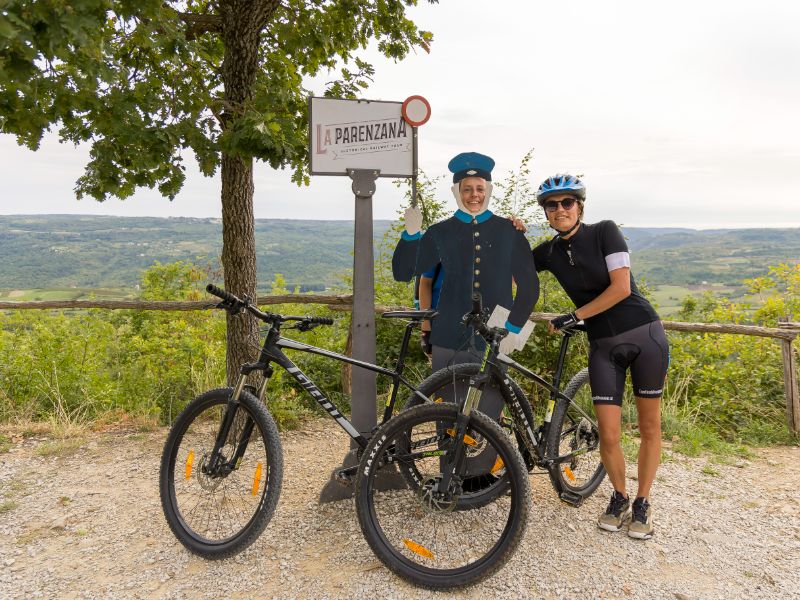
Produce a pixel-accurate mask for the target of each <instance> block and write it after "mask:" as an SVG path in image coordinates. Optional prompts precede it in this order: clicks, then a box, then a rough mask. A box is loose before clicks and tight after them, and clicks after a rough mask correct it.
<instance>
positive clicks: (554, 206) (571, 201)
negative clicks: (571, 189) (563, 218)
mask: <svg viewBox="0 0 800 600" xmlns="http://www.w3.org/2000/svg"><path fill="white" fill-rule="evenodd" d="M575 202H576V200H575V198H564V199H563V200H548V201H547V202H545V203H544V209H545V210H546V211H547V212H555V211H556V210H558V205H559V204H560V205H561V207H562V208H563V209H564V210H569V209H571V208H572V207H573V206H575Z"/></svg>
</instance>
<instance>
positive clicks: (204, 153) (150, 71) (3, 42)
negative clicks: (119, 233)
mask: <svg viewBox="0 0 800 600" xmlns="http://www.w3.org/2000/svg"><path fill="white" fill-rule="evenodd" d="M415 4H416V0H401V1H397V0H378V1H368V0H352V1H349V2H345V3H343V2H338V1H335V0H320V1H315V2H313V3H309V2H306V1H305V0H287V1H285V2H280V3H270V2H265V1H264V0H253V1H252V2H243V3H238V4H235V5H229V4H228V3H217V2H210V1H209V0H188V1H186V2H180V3H178V2H163V1H162V0H138V1H136V2H131V1H130V0H86V1H83V2H65V1H64V0H35V1H33V0H9V1H8V2H5V3H4V5H3V11H2V13H0V129H1V130H2V131H3V132H6V133H12V134H14V135H16V136H17V140H18V141H19V143H20V144H24V145H26V146H27V147H29V148H31V149H33V150H35V149H37V148H38V147H39V144H40V142H41V138H42V135H43V134H44V132H45V131H47V130H49V129H50V128H57V129H58V133H59V136H60V138H61V140H62V141H65V142H66V141H68V142H72V143H75V144H79V143H84V142H88V143H90V144H91V149H90V161H89V163H88V165H87V166H86V170H85V172H84V174H83V176H82V177H81V178H80V179H79V180H78V182H77V185H76V193H77V195H78V197H83V196H89V197H92V198H95V199H97V200H105V199H106V198H108V197H109V196H117V197H120V198H126V197H129V196H130V195H131V194H133V192H134V191H135V189H136V188H138V187H149V188H157V189H158V190H159V192H160V193H161V194H162V195H164V196H166V197H169V198H174V197H175V195H176V194H177V193H178V191H179V190H180V189H181V187H182V185H183V182H184V179H185V166H184V164H183V160H184V151H186V150H191V152H192V153H193V154H194V157H195V158H196V160H197V163H198V164H199V166H200V170H201V171H202V172H203V173H204V174H205V175H208V176H210V175H213V174H214V173H215V171H216V169H217V167H218V166H219V164H220V156H221V153H222V152H226V153H229V154H235V155H241V156H246V157H255V158H258V159H260V160H263V161H265V162H267V163H268V164H269V165H270V166H271V167H273V168H280V167H290V168H292V169H293V170H294V178H295V180H296V181H298V182H299V181H304V180H307V179H308V175H307V172H306V165H305V162H306V154H307V153H306V144H307V135H306V131H307V97H308V95H309V91H308V90H306V89H305V88H304V87H303V81H304V80H305V79H306V78H308V77H313V76H315V75H317V74H319V73H324V72H326V71H328V70H331V69H335V68H337V67H338V66H341V65H344V68H343V69H342V73H341V77H340V78H339V79H337V80H335V81H332V82H330V83H329V84H328V86H327V89H326V90H325V91H324V93H326V94H328V95H335V96H341V97H355V96H356V95H357V94H358V93H359V92H360V91H362V90H363V89H365V88H366V87H367V85H368V82H369V81H370V79H371V77H372V75H373V68H372V66H371V65H369V64H368V63H366V62H364V61H363V60H361V59H360V58H359V57H358V56H357V54H358V53H360V52H362V51H363V50H365V49H366V48H367V46H368V44H369V43H370V42H371V41H373V40H374V41H376V42H377V47H378V50H379V51H380V52H381V53H382V54H384V55H385V56H387V57H389V58H392V59H395V60H401V59H403V58H404V57H405V56H406V55H407V54H408V52H410V51H411V50H412V49H414V48H415V47H420V48H423V49H424V50H426V51H427V50H428V49H429V45H430V43H431V41H432V39H433V36H432V34H431V33H430V32H426V31H422V30H419V29H418V28H417V27H416V25H415V24H414V23H413V22H412V21H411V20H409V19H408V18H407V16H406V8H407V7H408V6H411V5H415ZM223 12H225V13H226V14H225V15H223ZM226 28H227V29H226ZM251 57H254V58H255V61H256V63H255V64H254V65H252V66H253V67H255V71H254V72H255V73H256V76H255V80H254V81H250V80H249V79H248V78H247V77H246V76H243V77H234V76H232V75H230V69H231V64H232V63H233V62H235V61H239V62H240V63H246V61H247V60H248V59H250V58H251ZM352 65H354V66H355V69H352ZM239 66H240V67H242V68H241V73H246V72H248V69H247V68H244V67H248V68H250V67H251V65H250V64H246V65H244V64H240V65H239ZM234 68H235V66H234ZM249 72H253V71H252V69H251V70H250V71H249ZM241 73H239V74H240V75H241Z"/></svg>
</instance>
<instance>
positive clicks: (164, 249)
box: [0, 215, 800, 290]
mask: <svg viewBox="0 0 800 600" xmlns="http://www.w3.org/2000/svg"><path fill="white" fill-rule="evenodd" d="M390 225H391V223H390V221H375V224H374V239H375V241H376V243H377V242H378V241H379V240H380V239H381V237H382V236H383V235H384V233H385V232H386V231H387V230H388V229H389V227H390ZM623 231H624V234H625V236H626V237H627V239H628V243H629V246H630V248H631V250H632V252H633V254H634V258H633V261H634V271H635V273H636V274H637V277H639V278H642V277H644V278H646V279H647V280H648V281H649V282H650V283H651V284H674V285H688V284H700V283H702V282H704V281H707V282H709V283H711V282H720V283H738V282H740V281H741V279H743V278H746V277H755V276H758V275H761V274H764V273H766V271H767V267H768V266H770V265H774V264H778V263H780V262H785V261H787V260H793V261H797V260H798V259H799V258H800V229H739V230H714V231H697V230H692V229H677V228H641V227H624V228H623ZM352 245H353V223H352V221H311V220H308V221H305V220H288V219H259V220H257V221H256V247H257V260H258V270H259V271H258V279H259V283H260V285H261V287H262V289H263V288H266V287H267V286H268V285H269V282H271V281H272V280H273V278H274V276H275V274H276V273H282V274H283V275H284V276H285V277H286V280H287V282H288V283H289V285H290V287H294V286H296V285H299V286H301V287H302V289H304V290H321V289H324V288H326V287H328V286H331V285H334V284H336V283H338V282H339V281H340V276H341V274H342V273H343V272H345V271H346V270H347V269H349V268H351V267H352V263H353V258H352ZM221 249H222V232H221V221H220V219H192V218H154V217H101V216H86V215H32V216H0V289H17V288H19V289H31V288H57V287H72V286H75V287H80V288H100V287H132V286H134V285H135V284H136V283H138V282H139V281H140V278H141V272H142V270H144V269H146V268H147V267H149V266H150V265H152V264H153V262H154V261H156V260H157V261H161V262H173V261H177V260H190V261H193V262H196V263H199V264H208V265H211V266H215V267H218V265H219V256H220V252H221Z"/></svg>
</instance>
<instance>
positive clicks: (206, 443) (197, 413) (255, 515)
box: [159, 388, 283, 559]
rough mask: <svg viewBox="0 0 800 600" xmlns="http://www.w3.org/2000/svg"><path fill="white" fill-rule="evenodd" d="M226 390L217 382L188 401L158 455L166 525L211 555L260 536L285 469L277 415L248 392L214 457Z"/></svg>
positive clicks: (240, 546)
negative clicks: (218, 452)
mask: <svg viewBox="0 0 800 600" xmlns="http://www.w3.org/2000/svg"><path fill="white" fill-rule="evenodd" d="M231 394H232V390H231V389H230V388H223V389H216V390H211V391H209V392H206V393H204V394H202V395H200V396H198V397H197V398H195V399H194V400H192V401H191V402H190V403H189V404H188V405H187V406H186V408H185V409H184V410H183V412H182V413H181V414H180V415H179V416H178V418H177V419H176V420H175V423H174V425H173V426H172V429H171V430H170V433H169V436H168V437H167V441H166V443H165V445H164V452H163V454H162V457H161V474H160V477H159V488H160V493H161V506H162V508H163V509H164V516H165V517H166V518H167V522H168V523H169V526H170V529H172V531H173V533H174V534H175V536H176V537H177V538H178V540H180V542H181V543H182V544H183V545H184V546H186V548H188V549H189V550H191V551H192V552H194V553H195V554H199V555H200V556H203V557H205V558H212V559H219V558H226V557H228V556H232V555H233V554H236V553H238V552H241V551H242V550H244V549H245V548H246V547H248V546H249V545H250V544H252V543H253V542H254V541H255V540H256V539H257V538H258V536H259V535H260V534H261V532H262V531H263V530H264V528H265V527H266V526H267V523H268V522H269V520H270V518H271V517H272V514H273V513H274V512H275V507H276V505H277V502H278V496H279V494H280V489H281V478H282V475H283V454H282V450H281V445H280V439H279V437H278V429H277V427H276V426H275V422H274V421H273V419H272V416H271V415H270V414H269V412H268V411H267V409H266V407H265V406H264V404H263V403H262V402H260V401H259V400H258V399H257V398H256V397H254V396H253V395H251V394H249V393H248V392H246V391H243V392H242V394H241V395H240V397H239V403H238V405H237V406H235V407H234V409H235V410H236V413H235V414H234V415H233V419H232V424H231V427H230V431H229V432H228V435H227V437H226V439H225V440H223V443H222V447H221V450H220V455H219V457H218V458H216V459H215V458H214V457H213V456H212V453H213V449H214V443H215V440H216V438H217V436H218V433H219V431H220V425H221V423H222V421H223V419H224V417H225V414H226V411H227V410H228V400H229V398H230V396H231ZM237 457H238V458H237Z"/></svg>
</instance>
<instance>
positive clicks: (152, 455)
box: [0, 420, 800, 600]
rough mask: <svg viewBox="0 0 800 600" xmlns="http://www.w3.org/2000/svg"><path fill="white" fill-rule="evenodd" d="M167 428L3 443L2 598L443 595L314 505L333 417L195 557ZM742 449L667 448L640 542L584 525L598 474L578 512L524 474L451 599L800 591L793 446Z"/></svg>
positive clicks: (302, 437)
mask: <svg viewBox="0 0 800 600" xmlns="http://www.w3.org/2000/svg"><path fill="white" fill-rule="evenodd" d="M166 433H167V431H166V429H160V430H157V431H153V432H147V433H138V432H124V431H123V432H115V433H103V434H91V435H87V436H85V437H83V438H78V439H72V440H71V439H67V440H52V439H48V438H46V437H43V436H37V437H32V438H30V437H29V438H25V439H21V438H15V439H13V443H12V444H11V447H10V448H8V450H7V451H6V452H2V453H0V598H4V599H6V598H8V599H10V598H65V599H68V598H222V597H226V598H244V597H247V598H251V597H257V598H309V597H315V598H364V597H367V598H371V597H382V598H401V597H402V598H417V597H418V598H427V597H440V596H444V594H442V593H435V592H430V591H428V590H422V589H418V588H414V587H412V586H411V585H409V584H407V583H406V582H404V581H402V580H400V579H398V578H397V577H396V576H394V575H393V574H391V573H390V572H389V571H388V570H386V569H385V568H384V567H383V565H382V564H381V563H380V562H379V561H378V560H377V559H376V558H375V557H374V555H372V553H371V551H370V549H369V547H368V546H367V544H366V542H365V541H364V540H363V538H362V536H361V533H360V530H359V527H358V523H357V520H356V517H355V511H354V510H353V505H352V501H350V500H343V501H340V502H334V503H328V504H322V505H320V504H319V503H318V497H319V493H320V490H321V489H322V488H323V486H324V485H325V483H326V481H327V480H328V478H329V476H330V473H331V470H332V469H333V468H334V467H336V466H338V464H339V462H340V460H341V458H342V457H343V455H344V453H345V450H346V449H347V440H346V438H345V436H344V435H343V434H342V432H341V431H339V430H338V429H337V428H336V426H335V425H334V424H332V423H329V422H327V421H316V420H315V421H311V422H309V423H306V424H305V425H304V428H303V429H302V430H299V431H293V432H287V433H284V434H282V442H283V446H284V454H285V459H284V460H285V473H284V485H283V491H282V494H281V498H280V503H279V505H278V509H277V511H276V514H275V516H274V517H273V519H272V522H271V523H270V524H269V525H268V527H267V529H266V530H265V531H264V533H263V534H262V536H261V537H260V538H259V540H258V541H257V542H256V543H255V544H254V545H253V546H251V547H250V548H249V549H247V550H246V551H244V552H243V553H242V554H240V555H238V556H236V557H233V558H230V559H227V560H223V561H206V560H203V559H201V558H199V557H196V556H193V555H192V554H190V553H189V552H188V551H187V550H185V549H184V548H183V546H181V545H180V544H179V543H178V542H177V540H176V539H175V538H174V536H173V535H172V533H171V532H170V530H169V528H168V526H167V524H166V521H165V519H164V516H163V514H162V511H161V505H160V502H159V497H158V467H159V460H160V455H161V447H162V444H163V442H164V439H165V438H166ZM754 452H755V453H756V455H757V456H756V457H755V458H752V459H748V460H741V459H738V458H737V459H733V460H732V461H722V462H719V461H715V460H714V459H713V458H710V457H703V458H687V457H685V456H682V455H678V454H671V453H670V452H667V453H666V455H667V461H666V462H665V464H664V465H662V467H661V470H660V471H659V476H658V479H657V482H656V486H655V490H654V501H653V502H654V506H655V507H657V513H656V523H657V528H658V529H657V532H656V537H655V538H654V539H653V540H650V541H648V542H638V541H635V540H631V539H630V538H627V536H625V535H624V533H616V534H609V533H607V532H601V531H599V530H598V529H597V527H596V526H595V519H596V515H597V513H598V512H599V511H601V510H602V508H603V507H604V506H605V503H606V502H607V499H608V494H609V493H610V487H609V486H608V484H607V482H605V483H604V484H603V486H602V487H601V488H600V490H599V491H598V493H597V494H595V495H594V496H593V497H592V498H590V499H589V500H587V502H586V503H584V505H583V506H581V507H580V508H578V509H575V508H572V507H569V506H567V505H565V504H563V503H560V502H559V501H558V500H557V499H556V497H555V495H554V493H553V490H552V488H551V487H550V484H549V482H548V479H547V477H546V476H541V475H532V476H531V485H532V487H533V502H534V505H535V506H534V508H533V511H532V517H531V520H530V522H529V526H528V530H527V533H526V536H525V539H524V540H523V542H522V544H521V545H520V548H519V549H518V550H517V553H516V554H515V556H514V557H513V558H512V560H511V561H510V562H509V563H508V564H507V565H506V566H505V567H504V568H503V569H502V570H501V571H499V572H498V573H497V574H495V575H494V576H493V577H492V578H490V579H489V580H487V581H484V582H482V583H480V584H478V585H477V586H474V587H473V588H469V589H467V590H460V591H457V592H454V593H451V594H448V597H451V596H452V597H459V598H461V597H463V598H467V597H475V596H478V595H490V596H491V597H494V596H498V597H503V598H598V597H600V598H602V597H624V598H672V599H675V598H678V599H681V600H686V599H695V598H697V599H699V598H726V599H727V598H730V597H737V599H738V598H800V498H798V489H800V448H798V447H780V448H769V449H761V450H755V451H754ZM726 463H727V464H726ZM629 476H631V477H633V474H632V473H631V472H629Z"/></svg>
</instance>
